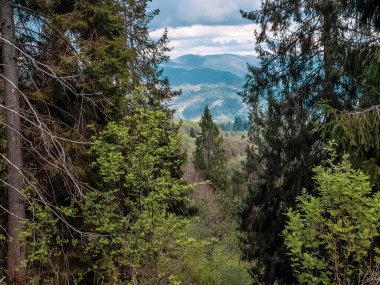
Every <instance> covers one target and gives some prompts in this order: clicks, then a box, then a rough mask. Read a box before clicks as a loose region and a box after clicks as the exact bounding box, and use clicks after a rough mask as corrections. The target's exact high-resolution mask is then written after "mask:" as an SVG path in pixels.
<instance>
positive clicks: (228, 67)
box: [163, 54, 258, 78]
mask: <svg viewBox="0 0 380 285" xmlns="http://www.w3.org/2000/svg"><path fill="white" fill-rule="evenodd" d="M247 64H250V65H258V59H257V57H255V56H251V55H245V56H242V55H236V54H214V55H204V56H202V55H195V54H187V55H183V56H180V57H177V58H175V59H172V60H170V61H169V62H167V63H165V64H164V65H163V66H164V67H171V68H183V69H187V70H192V69H201V68H207V69H213V70H216V71H226V72H230V73H232V74H234V75H236V76H238V77H241V78H244V76H245V74H246V73H247Z"/></svg>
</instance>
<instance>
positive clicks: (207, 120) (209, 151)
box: [194, 105, 228, 191]
mask: <svg viewBox="0 0 380 285" xmlns="http://www.w3.org/2000/svg"><path fill="white" fill-rule="evenodd" d="M199 126H200V128H201V131H200V133H199V134H198V136H197V138H196V140H195V145H196V150H195V153H194V165H195V167H196V168H198V169H200V170H201V171H202V172H203V173H204V174H205V176H206V178H207V179H209V180H211V182H212V185H213V187H214V188H215V189H217V190H222V191H223V190H226V188H227V187H228V178H227V177H226V174H227V173H226V162H227V160H226V156H225V152H224V148H223V137H222V135H221V133H220V131H219V129H218V127H217V125H216V124H215V123H214V122H213V120H212V115H211V112H210V109H209V108H208V106H207V105H206V106H205V108H204V111H203V114H202V117H201V120H200V122H199Z"/></svg>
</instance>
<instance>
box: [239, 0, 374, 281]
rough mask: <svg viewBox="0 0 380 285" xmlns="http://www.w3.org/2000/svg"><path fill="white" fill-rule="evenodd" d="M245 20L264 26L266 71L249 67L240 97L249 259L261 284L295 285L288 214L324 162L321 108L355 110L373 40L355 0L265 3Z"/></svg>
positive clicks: (261, 48)
mask: <svg viewBox="0 0 380 285" xmlns="http://www.w3.org/2000/svg"><path fill="white" fill-rule="evenodd" d="M243 16H244V17H245V18H247V19H250V20H252V21H253V22H254V23H256V24H258V25H260V28H261V30H260V31H259V32H257V33H256V51H257V53H258V54H259V58H260V67H257V68H256V67H250V69H249V74H248V76H247V81H246V84H245V86H244V91H243V92H242V96H243V97H244V100H245V102H246V103H247V104H248V105H249V106H250V107H251V114H250V115H251V116H250V118H251V129H250V131H249V138H250V141H251V146H250V147H249V149H248V155H247V161H246V164H245V169H246V172H247V175H248V179H249V181H248V182H249V188H250V194H249V197H248V199H247V206H246V208H245V211H244V212H243V213H242V217H243V224H242V227H243V229H244V230H245V231H246V232H247V237H248V240H247V247H245V258H247V259H248V260H255V265H254V267H253V268H252V273H253V274H254V275H255V276H257V277H258V280H259V281H260V282H263V283H266V284H271V283H275V282H278V283H292V282H295V280H294V277H293V276H292V274H291V269H290V262H289V258H288V256H287V255H286V249H285V248H284V243H283V238H282V235H281V231H282V230H283V228H284V222H285V215H284V213H285V211H286V209H287V207H289V206H292V205H293V204H294V202H295V199H296V197H297V196H298V195H299V194H300V191H301V189H302V188H303V187H306V188H307V189H313V188H312V167H313V166H314V165H318V164H320V163H321V161H323V160H324V157H325V154H324V151H323V150H322V139H321V134H322V131H321V130H322V123H326V122H328V121H329V120H330V118H329V117H328V116H326V114H325V112H324V109H323V108H322V107H321V105H320V103H321V102H328V104H329V106H331V107H332V108H334V109H336V110H339V111H351V110H353V109H354V107H355V106H356V104H357V102H358V99H359V98H360V96H361V94H363V90H364V89H365V86H363V84H362V83H363V82H360V80H358V76H360V75H361V74H362V73H363V69H362V66H361V62H362V60H363V58H361V57H360V53H359V51H361V50H362V49H363V48H366V47H367V46H368V44H369V43H370V42H371V40H372V35H371V33H370V29H367V28H363V26H362V25H361V24H360V23H359V20H358V18H359V16H358V13H357V6H356V3H355V2H354V1H348V2H347V1H345V2H343V1H324V0H321V1H312V2H303V1H298V0H294V1H293V0H292V1H290V2H289V1H287V2H284V1H279V0H270V1H262V6H261V9H259V10H256V11H253V12H243ZM359 39H360V40H359ZM327 137H329V135H327Z"/></svg>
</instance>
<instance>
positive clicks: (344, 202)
mask: <svg viewBox="0 0 380 285" xmlns="http://www.w3.org/2000/svg"><path fill="white" fill-rule="evenodd" d="M334 158H335V157H334V156H333V158H332V159H330V160H329V161H328V163H329V164H328V167H322V166H319V167H316V168H315V169H314V173H315V176H314V179H315V181H316V183H317V188H316V194H317V195H311V194H308V193H307V192H306V190H304V191H303V192H302V195H301V196H299V197H298V198H297V206H296V208H295V209H294V210H292V209H289V211H288V213H287V217H288V219H289V220H288V222H287V225H286V227H285V230H284V231H283V234H284V237H285V244H286V246H287V248H288V250H289V255H290V257H291V261H292V267H293V269H294V272H295V274H296V276H297V279H298V281H299V282H300V283H306V284H332V283H334V284H351V283H356V282H359V280H361V279H362V278H363V277H364V276H365V275H366V274H368V272H370V271H371V269H373V268H374V267H375V265H376V264H378V262H379V261H380V260H379V259H378V257H376V256H374V246H375V245H374V240H375V238H376V237H378V236H379V235H380V215H379V214H380V195H379V194H373V193H372V189H371V184H370V182H369V177H368V176H367V175H365V174H364V173H363V172H361V171H359V170H354V169H353V168H352V165H351V164H350V163H349V161H348V157H347V156H345V157H344V158H343V161H342V162H340V163H337V164H334V163H333V159H334ZM375 251H376V248H375Z"/></svg>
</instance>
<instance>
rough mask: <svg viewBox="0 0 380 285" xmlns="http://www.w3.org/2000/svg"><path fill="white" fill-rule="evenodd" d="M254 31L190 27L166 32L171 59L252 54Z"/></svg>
mask: <svg viewBox="0 0 380 285" xmlns="http://www.w3.org/2000/svg"><path fill="white" fill-rule="evenodd" d="M255 29H257V26H256V25H254V24H249V25H216V26H208V25H193V26H188V27H176V28H168V30H169V32H168V36H169V40H170V43H169V46H170V47H173V48H174V49H173V51H172V52H171V54H170V55H171V57H173V58H174V57H178V56H180V55H183V54H190V53H192V54H200V55H207V54H223V53H233V54H241V55H247V54H251V55H253V54H254V46H253V40H254V38H253V35H254V34H253V32H254V30H255ZM163 31H164V30H163V29H158V30H155V31H153V32H151V37H153V38H158V37H159V36H160V35H162V33H163Z"/></svg>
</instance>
